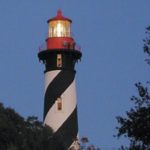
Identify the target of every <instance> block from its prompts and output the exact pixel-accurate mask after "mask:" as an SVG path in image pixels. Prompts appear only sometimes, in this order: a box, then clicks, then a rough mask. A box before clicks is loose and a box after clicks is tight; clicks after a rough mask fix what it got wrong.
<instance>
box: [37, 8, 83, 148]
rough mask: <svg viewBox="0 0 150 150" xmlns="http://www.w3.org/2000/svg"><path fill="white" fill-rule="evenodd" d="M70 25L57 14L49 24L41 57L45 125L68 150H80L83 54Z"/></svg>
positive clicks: (66, 19) (68, 21) (60, 13)
mask: <svg viewBox="0 0 150 150" xmlns="http://www.w3.org/2000/svg"><path fill="white" fill-rule="evenodd" d="M71 23H72V21H71V20H70V19H68V18H66V17H63V16H62V12H61V10H58V12H57V16H56V17H54V18H52V19H49V20H48V38H47V39H46V48H45V49H44V50H40V52H39V53H38V57H39V60H41V61H42V62H43V63H44V65H45V71H44V74H45V96H44V125H46V126H49V127H51V128H52V129H53V132H54V137H55V139H56V140H58V141H59V142H60V143H61V144H62V146H63V148H64V149H65V150H68V149H72V148H74V149H75V150H77V149H78V148H77V138H78V120H77V98H76V85H75V74H76V71H75V64H76V63H77V62H78V60H80V59H81V56H82V54H81V51H80V48H79V46H77V44H76V42H75V40H74V39H73V38H72V37H71Z"/></svg>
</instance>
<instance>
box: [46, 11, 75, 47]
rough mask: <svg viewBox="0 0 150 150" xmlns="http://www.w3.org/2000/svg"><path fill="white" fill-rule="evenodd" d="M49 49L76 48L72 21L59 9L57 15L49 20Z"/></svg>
mask: <svg viewBox="0 0 150 150" xmlns="http://www.w3.org/2000/svg"><path fill="white" fill-rule="evenodd" d="M47 22H48V38H47V39H46V42H47V49H49V50H52V49H74V47H75V42H74V39H73V38H72V37H71V23H72V21H71V20H70V19H68V18H66V17H64V16H62V12H61V10H58V12H57V16H56V17H54V18H52V19H49V20H48V21H47Z"/></svg>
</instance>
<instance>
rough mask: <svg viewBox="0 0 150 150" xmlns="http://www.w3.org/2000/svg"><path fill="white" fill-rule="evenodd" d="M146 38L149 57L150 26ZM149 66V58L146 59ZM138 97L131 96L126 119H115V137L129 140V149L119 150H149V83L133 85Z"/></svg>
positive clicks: (146, 51)
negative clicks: (130, 105)
mask: <svg viewBox="0 0 150 150" xmlns="http://www.w3.org/2000/svg"><path fill="white" fill-rule="evenodd" d="M146 35H147V37H146V38H145V39H144V40H143V41H144V52H145V53H146V54H148V56H150V26H149V27H147V28H146ZM146 61H147V63H148V64H149V65H150V58H148V59H146ZM135 86H136V88H137V91H138V95H137V96H132V98H131V101H132V102H134V107H133V108H131V109H130V110H129V111H127V112H126V117H121V116H119V117H117V121H118V124H119V127H117V131H118V134H117V137H120V136H122V135H124V136H125V137H127V138H129V140H130V146H129V148H127V147H124V146H122V147H121V148H120V150H150V91H149V86H150V82H148V81H147V85H146V86H144V85H143V84H141V83H140V82H139V83H136V84H135Z"/></svg>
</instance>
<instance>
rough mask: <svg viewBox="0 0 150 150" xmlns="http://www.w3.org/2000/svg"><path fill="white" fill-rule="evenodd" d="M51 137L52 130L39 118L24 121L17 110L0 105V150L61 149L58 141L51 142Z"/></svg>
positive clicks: (29, 118)
mask: <svg viewBox="0 0 150 150" xmlns="http://www.w3.org/2000/svg"><path fill="white" fill-rule="evenodd" d="M51 137H52V130H51V128H50V127H44V126H43V123H42V122H40V121H38V118H37V117H34V116H32V117H28V118H27V119H24V118H23V117H21V116H20V115H19V114H18V113H16V112H15V110H13V109H11V108H5V107H4V106H3V104H2V103H0V150H47V149H55V148H53V147H59V144H58V142H57V141H55V143H52V142H51V141H52V140H51V139H52V138H51ZM54 144H55V145H54ZM60 149H61V148H60V147H59V150H60ZM55 150H57V149H55Z"/></svg>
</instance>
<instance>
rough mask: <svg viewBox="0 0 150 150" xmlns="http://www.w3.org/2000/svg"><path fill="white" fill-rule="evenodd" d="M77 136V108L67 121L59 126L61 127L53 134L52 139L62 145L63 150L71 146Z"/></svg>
mask: <svg viewBox="0 0 150 150" xmlns="http://www.w3.org/2000/svg"><path fill="white" fill-rule="evenodd" d="M77 134H78V119H77V107H76V108H75V109H74V111H73V112H72V114H71V115H70V116H69V117H68V118H67V120H66V121H65V122H64V123H63V124H62V125H61V127H60V128H59V129H58V130H57V131H56V132H55V133H54V137H55V139H56V140H57V141H59V143H61V144H62V146H63V148H64V149H65V150H68V148H69V147H70V146H71V144H72V143H73V142H74V141H75V140H76V139H77Z"/></svg>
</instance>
